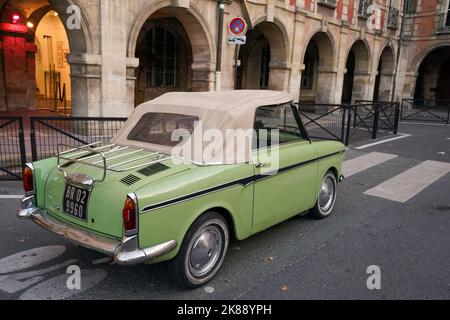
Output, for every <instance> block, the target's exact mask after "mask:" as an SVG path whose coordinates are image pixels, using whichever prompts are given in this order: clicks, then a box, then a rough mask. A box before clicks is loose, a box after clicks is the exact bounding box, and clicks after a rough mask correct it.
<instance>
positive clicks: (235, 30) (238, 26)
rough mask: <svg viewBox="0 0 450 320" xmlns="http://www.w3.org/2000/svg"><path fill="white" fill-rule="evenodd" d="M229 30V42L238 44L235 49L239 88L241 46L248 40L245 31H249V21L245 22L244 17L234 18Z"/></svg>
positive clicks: (235, 75) (235, 74) (235, 66)
mask: <svg viewBox="0 0 450 320" xmlns="http://www.w3.org/2000/svg"><path fill="white" fill-rule="evenodd" d="M228 30H229V31H230V35H229V36H228V44H229V45H235V46H236V48H235V51H234V79H235V80H234V83H235V84H234V86H235V88H237V76H238V65H239V48H240V46H241V45H244V44H246V42H247V37H246V36H245V33H246V32H247V22H245V19H244V18H242V17H236V18H233V19H231V21H230V24H229V25H228Z"/></svg>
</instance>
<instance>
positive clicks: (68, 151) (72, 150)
mask: <svg viewBox="0 0 450 320" xmlns="http://www.w3.org/2000/svg"><path fill="white" fill-rule="evenodd" d="M99 143H102V141H98V142H94V143H91V144H87V145H85V147H91V146H96V145H98V144H99ZM72 147H73V146H72ZM77 150H78V148H73V149H70V150H67V151H64V152H62V153H61V154H67V153H71V152H74V151H77Z"/></svg>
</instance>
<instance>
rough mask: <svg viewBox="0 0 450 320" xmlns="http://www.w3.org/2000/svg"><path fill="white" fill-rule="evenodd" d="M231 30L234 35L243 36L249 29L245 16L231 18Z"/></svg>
mask: <svg viewBox="0 0 450 320" xmlns="http://www.w3.org/2000/svg"><path fill="white" fill-rule="evenodd" d="M229 30H230V32H231V34H232V35H234V36H241V35H243V34H244V33H245V32H246V31H247V22H245V19H244V18H241V17H236V18H233V19H231V21H230V25H229Z"/></svg>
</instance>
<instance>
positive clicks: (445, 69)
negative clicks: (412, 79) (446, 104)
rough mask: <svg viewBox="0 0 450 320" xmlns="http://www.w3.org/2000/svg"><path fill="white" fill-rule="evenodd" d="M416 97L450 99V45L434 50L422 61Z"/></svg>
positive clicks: (418, 98) (417, 80)
mask: <svg viewBox="0 0 450 320" xmlns="http://www.w3.org/2000/svg"><path fill="white" fill-rule="evenodd" d="M414 98H415V99H417V100H420V99H426V100H442V99H450V47H448V46H446V47H441V48H437V49H435V50H433V51H432V52H430V53H429V54H428V55H427V56H426V57H425V58H424V59H423V61H422V62H421V63H420V66H419V69H418V74H417V79H416V86H415V91H414Z"/></svg>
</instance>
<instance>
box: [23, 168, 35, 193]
mask: <svg viewBox="0 0 450 320" xmlns="http://www.w3.org/2000/svg"><path fill="white" fill-rule="evenodd" d="M23 189H24V190H25V192H26V193H30V192H33V191H34V183H33V170H32V169H31V168H30V167H29V166H26V167H25V168H24V169H23Z"/></svg>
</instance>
